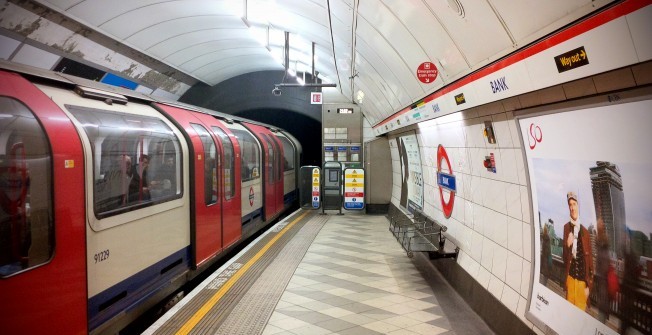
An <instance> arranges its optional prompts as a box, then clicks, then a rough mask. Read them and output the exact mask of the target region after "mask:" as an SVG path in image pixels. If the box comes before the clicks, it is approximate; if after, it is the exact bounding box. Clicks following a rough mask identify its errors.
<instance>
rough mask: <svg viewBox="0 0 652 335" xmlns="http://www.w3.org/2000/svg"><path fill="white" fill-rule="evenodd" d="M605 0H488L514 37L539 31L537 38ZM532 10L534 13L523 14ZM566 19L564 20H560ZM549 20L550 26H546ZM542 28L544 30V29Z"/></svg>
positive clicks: (526, 35) (519, 39)
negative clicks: (553, 0)
mask: <svg viewBox="0 0 652 335" xmlns="http://www.w3.org/2000/svg"><path fill="white" fill-rule="evenodd" d="M600 2H602V3H603V4H604V3H607V2H608V1H592V0H564V1H555V2H554V3H551V2H546V1H540V0H519V1H513V0H512V1H510V0H492V1H491V3H492V4H493V5H494V7H495V8H496V10H497V11H498V12H499V13H500V16H501V17H502V18H503V20H504V21H505V24H506V25H507V27H508V28H509V30H510V32H511V33H512V35H513V36H514V38H515V39H516V41H521V40H523V39H524V38H526V37H528V36H530V35H532V34H535V33H537V32H539V31H541V33H540V34H537V36H538V37H541V36H543V34H545V33H548V32H550V31H553V30H555V29H557V28H560V27H562V26H564V25H565V24H568V23H570V22H571V21H572V20H575V19H577V18H579V17H582V16H584V15H586V14H588V13H590V12H591V11H594V10H595V9H596V7H597V6H598V5H599V3H600ZM524 13H536V15H524ZM564 18H566V19H565V20H563V19H564ZM552 23H555V24H553V26H549V25H551V24H552ZM544 28H545V29H544Z"/></svg>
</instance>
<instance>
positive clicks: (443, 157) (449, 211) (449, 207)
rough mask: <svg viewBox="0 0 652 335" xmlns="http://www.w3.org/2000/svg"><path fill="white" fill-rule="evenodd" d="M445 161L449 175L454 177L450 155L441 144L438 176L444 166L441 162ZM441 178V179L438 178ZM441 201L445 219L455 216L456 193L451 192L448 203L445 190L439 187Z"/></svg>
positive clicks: (438, 152)
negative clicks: (445, 198)
mask: <svg viewBox="0 0 652 335" xmlns="http://www.w3.org/2000/svg"><path fill="white" fill-rule="evenodd" d="M442 161H444V162H445V163H446V167H448V173H449V174H450V175H451V176H452V175H453V169H452V168H451V162H450V160H449V159H448V153H447V152H446V149H444V147H443V146H442V145H441V144H440V145H439V146H438V147H437V174H439V173H440V172H441V170H442V169H441V167H442V164H441V162H442ZM437 178H439V177H437ZM439 199H441V207H442V209H443V210H444V217H446V218H447V219H448V218H450V217H451V215H453V204H454V203H455V191H450V192H449V193H448V201H446V200H444V189H443V188H442V187H441V185H439Z"/></svg>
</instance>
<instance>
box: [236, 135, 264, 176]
mask: <svg viewBox="0 0 652 335" xmlns="http://www.w3.org/2000/svg"><path fill="white" fill-rule="evenodd" d="M241 127H242V126H241ZM229 129H230V130H231V132H233V134H234V135H235V137H236V138H237V139H238V144H240V156H241V157H242V158H241V159H242V164H241V165H240V169H241V178H242V181H249V180H253V179H257V178H260V149H259V147H258V141H257V140H256V138H255V137H254V136H253V135H251V133H250V132H249V131H247V130H245V129H244V127H242V128H235V127H229Z"/></svg>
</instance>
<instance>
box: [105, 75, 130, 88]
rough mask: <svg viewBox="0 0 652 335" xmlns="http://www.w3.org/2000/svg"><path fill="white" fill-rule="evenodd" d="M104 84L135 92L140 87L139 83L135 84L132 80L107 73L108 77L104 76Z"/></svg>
mask: <svg viewBox="0 0 652 335" xmlns="http://www.w3.org/2000/svg"><path fill="white" fill-rule="evenodd" d="M102 82H103V83H105V84H109V85H113V86H118V87H124V88H128V89H130V90H135V89H136V87H138V83H134V82H133V81H131V80H127V79H124V78H122V77H118V76H116V75H114V74H111V73H107V74H106V75H104V78H102Z"/></svg>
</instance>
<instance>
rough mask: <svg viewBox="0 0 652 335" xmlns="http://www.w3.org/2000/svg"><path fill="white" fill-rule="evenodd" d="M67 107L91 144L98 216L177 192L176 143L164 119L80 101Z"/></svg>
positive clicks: (179, 188)
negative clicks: (83, 103) (92, 105)
mask: <svg viewBox="0 0 652 335" xmlns="http://www.w3.org/2000/svg"><path fill="white" fill-rule="evenodd" d="M66 108H67V109H68V110H69V111H70V112H71V113H72V114H73V115H74V117H75V118H76V119H77V120H78V121H79V122H80V123H81V124H82V125H83V127H84V128H83V129H84V131H85V133H86V135H87V136H88V139H89V141H90V143H91V150H92V154H93V155H92V156H93V177H94V184H93V197H94V206H95V207H94V209H95V215H96V216H97V217H98V218H100V219H101V218H104V217H108V216H111V215H115V214H119V213H123V212H126V211H130V210H134V209H138V208H141V207H143V206H148V205H151V204H155V203H161V202H164V201H168V200H172V199H176V198H178V197H180V196H181V192H182V185H181V149H180V148H181V145H180V143H179V140H178V139H177V138H176V136H175V135H174V133H173V132H172V129H171V128H170V127H168V125H167V124H166V123H165V122H163V121H162V120H160V119H158V118H155V117H151V116H144V115H135V114H125V113H120V112H114V111H108V110H102V109H95V108H88V107H81V106H71V105H66Z"/></svg>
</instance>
